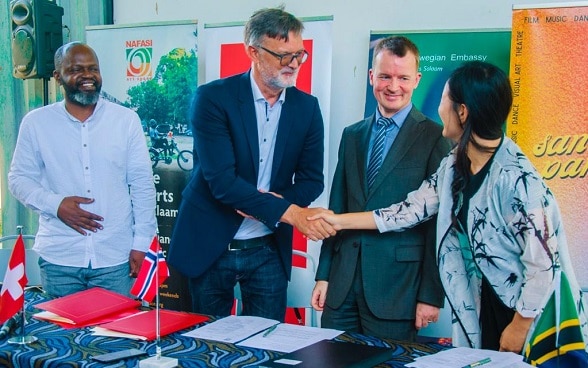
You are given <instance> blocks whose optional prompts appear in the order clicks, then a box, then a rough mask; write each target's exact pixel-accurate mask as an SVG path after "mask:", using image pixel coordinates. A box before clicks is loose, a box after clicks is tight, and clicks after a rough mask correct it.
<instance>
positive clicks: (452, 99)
mask: <svg viewBox="0 0 588 368" xmlns="http://www.w3.org/2000/svg"><path fill="white" fill-rule="evenodd" d="M511 105H512V89H511V85H510V82H509V80H508V77H507V76H506V74H505V73H504V72H503V71H502V70H500V69H499V68H497V67H496V66H494V65H492V64H489V63H484V62H469V63H466V64H464V65H463V66H461V67H459V68H458V69H456V70H455V71H454V72H453V73H452V74H451V76H450V78H449V80H448V81H447V83H446V84H445V88H444V90H443V95H442V97H441V102H440V104H439V116H440V117H441V120H442V121H443V136H445V137H447V138H450V139H452V140H453V141H454V142H456V146H455V147H454V149H453V150H452V151H451V152H450V153H449V155H448V156H447V157H445V159H444V160H443V161H442V162H441V164H440V166H439V168H438V170H437V172H436V173H435V174H433V175H432V176H430V177H429V178H428V179H426V180H425V181H424V182H423V184H422V185H421V187H420V188H419V189H417V190H416V191H413V192H411V193H409V194H408V196H407V198H406V199H405V200H404V201H403V202H400V203H397V204H394V205H391V206H390V207H387V208H384V209H379V210H375V211H372V212H360V213H347V214H340V215H335V214H333V213H332V212H331V211H328V210H325V211H324V212H323V213H322V214H320V215H317V216H314V217H312V218H313V219H315V218H322V219H325V220H326V221H328V222H329V223H331V224H332V225H333V226H334V228H335V229H336V230H344V229H377V230H379V231H380V232H385V231H402V230H404V229H407V228H410V227H413V226H415V225H417V224H419V223H421V222H424V221H426V220H428V219H429V218H431V217H432V216H434V215H435V214H438V220H437V256H438V265H439V272H440V275H441V280H442V283H443V287H444V289H445V294H446V296H447V299H448V301H449V304H450V305H451V308H452V311H453V315H454V319H453V320H454V322H453V344H454V345H455V346H469V347H474V348H484V349H493V350H504V351H513V352H517V353H519V352H521V350H522V348H523V345H524V343H525V340H526V337H527V336H528V335H529V332H530V330H531V327H532V325H533V321H534V320H535V318H536V317H537V316H538V315H539V314H540V313H541V311H542V308H543V306H544V305H545V303H546V300H547V298H548V296H549V294H550V285H551V283H552V280H553V278H554V275H555V270H556V269H558V267H559V268H561V269H562V270H563V272H564V273H565V274H566V275H567V277H568V279H569V281H570V285H571V286H572V290H573V292H574V297H575V300H576V302H577V305H576V307H577V308H578V310H580V311H581V313H584V311H583V308H582V307H581V299H582V297H581V291H580V288H579V287H578V284H577V282H576V279H575V277H574V273H573V270H572V269H571V264H570V259H569V255H568V250H567V242H566V237H565V232H564V229H563V224H562V220H561V214H560V211H559V208H558V205H557V202H556V200H555V198H554V196H553V194H552V193H551V191H550V190H549V188H548V187H547V186H546V184H545V182H544V181H543V180H542V178H541V176H540V175H539V173H538V172H537V170H536V169H535V168H534V167H533V165H532V164H531V162H530V161H529V160H528V159H527V157H526V156H525V155H524V154H523V152H522V151H521V150H520V148H519V147H518V146H517V145H516V144H515V143H514V142H513V141H512V140H511V139H509V138H508V137H506V136H505V135H504V133H503V126H504V122H505V120H506V118H507V116H508V113H509V111H510V108H511ZM580 318H581V320H582V324H583V329H584V331H583V332H584V335H585V337H584V339H585V341H588V340H587V339H586V335H587V334H586V320H585V316H584V315H582V316H581V317H580Z"/></svg>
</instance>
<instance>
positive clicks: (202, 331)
mask: <svg viewBox="0 0 588 368" xmlns="http://www.w3.org/2000/svg"><path fill="white" fill-rule="evenodd" d="M278 323H280V322H279V321H276V320H273V319H268V318H262V317H254V316H228V317H224V318H221V319H219V320H216V321H214V322H212V323H209V324H207V325H204V326H202V327H198V328H196V329H194V330H192V331H190V332H186V333H185V334H183V336H189V337H194V338H197V339H205V340H214V341H222V342H227V343H232V344H234V343H236V342H239V341H241V340H243V339H246V338H248V337H249V336H251V335H254V334H256V333H258V332H259V331H263V330H267V329H268V328H270V327H272V326H273V325H277V324H278Z"/></svg>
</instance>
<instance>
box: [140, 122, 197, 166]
mask: <svg viewBox="0 0 588 368" xmlns="http://www.w3.org/2000/svg"><path fill="white" fill-rule="evenodd" d="M174 130H175V134H176V135H174ZM181 130H182V128H181V126H180V127H179V128H178V129H174V128H173V127H172V126H171V125H170V124H157V122H156V121H155V119H151V120H150V121H149V156H150V157H151V167H153V168H155V167H156V166H157V164H158V163H160V162H161V163H162V164H166V165H172V164H174V163H177V165H178V167H179V168H180V169H182V170H183V171H191V170H192V168H193V167H194V154H193V153H192V150H190V149H184V148H185V147H189V146H191V144H192V139H184V138H185V137H191V136H192V132H191V130H190V129H185V128H184V131H183V132H179V131H181ZM178 132H179V133H180V134H181V135H177V134H178ZM176 137H178V138H176ZM178 142H180V143H178ZM178 144H181V145H182V148H180V146H179V145H178Z"/></svg>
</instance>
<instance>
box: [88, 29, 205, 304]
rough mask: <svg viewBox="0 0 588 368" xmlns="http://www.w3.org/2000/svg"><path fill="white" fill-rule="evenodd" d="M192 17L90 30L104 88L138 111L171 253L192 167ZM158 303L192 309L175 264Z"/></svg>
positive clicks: (165, 243) (161, 228) (194, 39)
mask: <svg viewBox="0 0 588 368" xmlns="http://www.w3.org/2000/svg"><path fill="white" fill-rule="evenodd" d="M196 35H197V23H196V22H195V21H179V22H162V23H141V24H130V25H115V26H97V27H88V28H87V29H86V39H87V42H88V44H89V45H90V46H92V48H93V49H94V50H95V51H96V54H97V55H98V59H99V61H100V71H101V74H102V79H103V87H102V95H103V96H104V97H106V98H108V99H110V100H111V101H114V102H116V103H119V104H121V105H125V106H127V107H130V108H131V109H133V110H135V111H136V112H137V113H138V114H139V117H140V118H141V122H142V124H143V129H144V131H145V142H146V144H147V145H148V146H149V153H150V155H151V164H152V167H153V180H154V182H155V187H156V190H157V208H156V212H157V222H158V227H159V242H160V244H161V247H162V249H163V252H164V254H166V253H167V250H168V248H169V242H170V238H171V234H172V229H173V225H174V223H175V219H176V216H177V213H178V208H179V205H180V201H181V198H182V197H181V193H182V190H183V189H184V186H185V185H186V183H187V181H188V178H189V176H190V172H191V171H192V165H193V156H192V141H193V139H192V132H191V129H190V124H189V118H188V108H189V106H190V99H191V97H192V94H193V92H194V90H195V89H196V85H197V81H198V67H197V66H198V55H197V50H198V48H197V37H196ZM170 272H171V276H170V277H169V278H168V279H167V280H166V282H164V283H163V284H162V285H161V287H160V293H159V294H160V304H161V307H164V308H167V309H175V310H190V309H191V308H190V305H191V302H190V295H189V292H188V289H187V280H186V279H185V278H184V277H182V275H180V274H179V273H178V272H176V271H175V270H174V269H173V268H171V267H170Z"/></svg>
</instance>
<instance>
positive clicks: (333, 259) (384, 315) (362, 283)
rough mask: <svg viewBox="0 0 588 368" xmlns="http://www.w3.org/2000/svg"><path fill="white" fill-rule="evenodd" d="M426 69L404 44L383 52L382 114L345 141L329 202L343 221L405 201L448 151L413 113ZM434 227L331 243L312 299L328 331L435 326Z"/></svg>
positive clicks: (405, 333) (411, 334)
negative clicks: (351, 214)
mask: <svg viewBox="0 0 588 368" xmlns="http://www.w3.org/2000/svg"><path fill="white" fill-rule="evenodd" d="M418 63H419V52H418V49H417V47H416V46H415V45H414V44H413V43H412V42H411V41H410V40H408V39H407V38H405V37H388V38H385V39H382V40H381V41H380V42H379V43H378V44H377V45H376V47H375V49H374V52H373V63H372V68H371V69H370V72H369V77H370V84H371V85H372V86H373V93H374V96H375V98H376V100H377V102H378V109H377V111H376V112H375V113H374V115H372V116H370V117H368V118H367V119H364V120H362V121H359V122H358V123H356V124H353V125H351V126H349V127H347V128H346V129H345V130H344V132H343V136H342V138H341V143H340V147H339V159H338V163H337V168H336V170H335V176H334V178H333V184H332V188H331V194H330V202H329V207H330V209H331V210H333V211H334V212H335V213H344V212H357V211H368V210H373V209H377V208H381V207H385V206H387V205H389V204H390V203H395V202H399V201H401V200H403V199H404V198H405V197H406V194H407V193H408V192H410V191H412V190H414V189H417V188H418V187H419V185H420V184H421V182H422V181H423V179H425V178H426V177H428V176H429V175H430V174H432V173H433V172H434V171H435V170H436V169H437V167H438V165H439V163H440V161H441V159H442V158H443V157H444V156H445V154H446V153H447V152H448V151H449V149H450V144H449V142H448V141H446V140H445V139H444V138H443V137H442V135H441V131H442V127H441V126H440V125H439V124H436V123H435V122H433V121H432V120H430V119H428V118H427V117H426V116H424V115H423V114H422V113H421V112H419V111H418V110H417V109H416V108H415V107H414V106H413V105H412V102H411V98H412V93H413V91H414V89H415V88H416V87H417V86H418V83H419V81H420V78H421V74H420V73H419V72H418ZM382 118H384V119H382ZM390 118H391V119H392V120H393V121H391V120H389V119H390ZM385 119H388V120H387V123H386V120H385ZM380 122H381V124H380ZM380 126H381V127H382V128H381V129H382V130H381V134H380V132H378V130H379V127H380ZM378 141H379V142H380V143H381V144H380V148H376V147H377V146H378V143H377V142H378ZM378 151H379V152H380V159H379V160H378V159H377V156H378V154H377V152H378ZM377 161H379V162H380V164H379V165H378V164H377ZM374 162H375V165H374ZM434 225H435V224H434V221H429V223H425V224H424V225H421V226H418V227H415V228H413V229H410V230H408V231H404V232H400V233H395V232H390V233H384V234H380V233H379V232H377V231H368V230H354V231H352V230H346V231H343V232H339V233H338V234H337V236H335V237H332V238H329V239H325V240H324V241H323V245H322V248H321V255H320V262H319V266H318V270H317V274H316V280H317V283H316V285H315V288H314V291H313V295H312V303H313V306H314V307H315V309H317V310H322V311H323V314H322V320H321V322H322V323H321V325H322V327H327V328H336V329H341V330H345V331H351V332H360V333H363V334H367V335H373V336H379V337H386V338H395V339H401V340H414V339H415V338H416V332H417V329H418V328H421V327H425V326H427V324H428V323H429V322H434V321H436V320H437V319H438V316H439V308H440V307H442V306H443V300H444V296H443V291H442V290H443V289H442V287H441V283H440V279H439V274H438V271H437V265H436V263H435V233H434Z"/></svg>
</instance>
